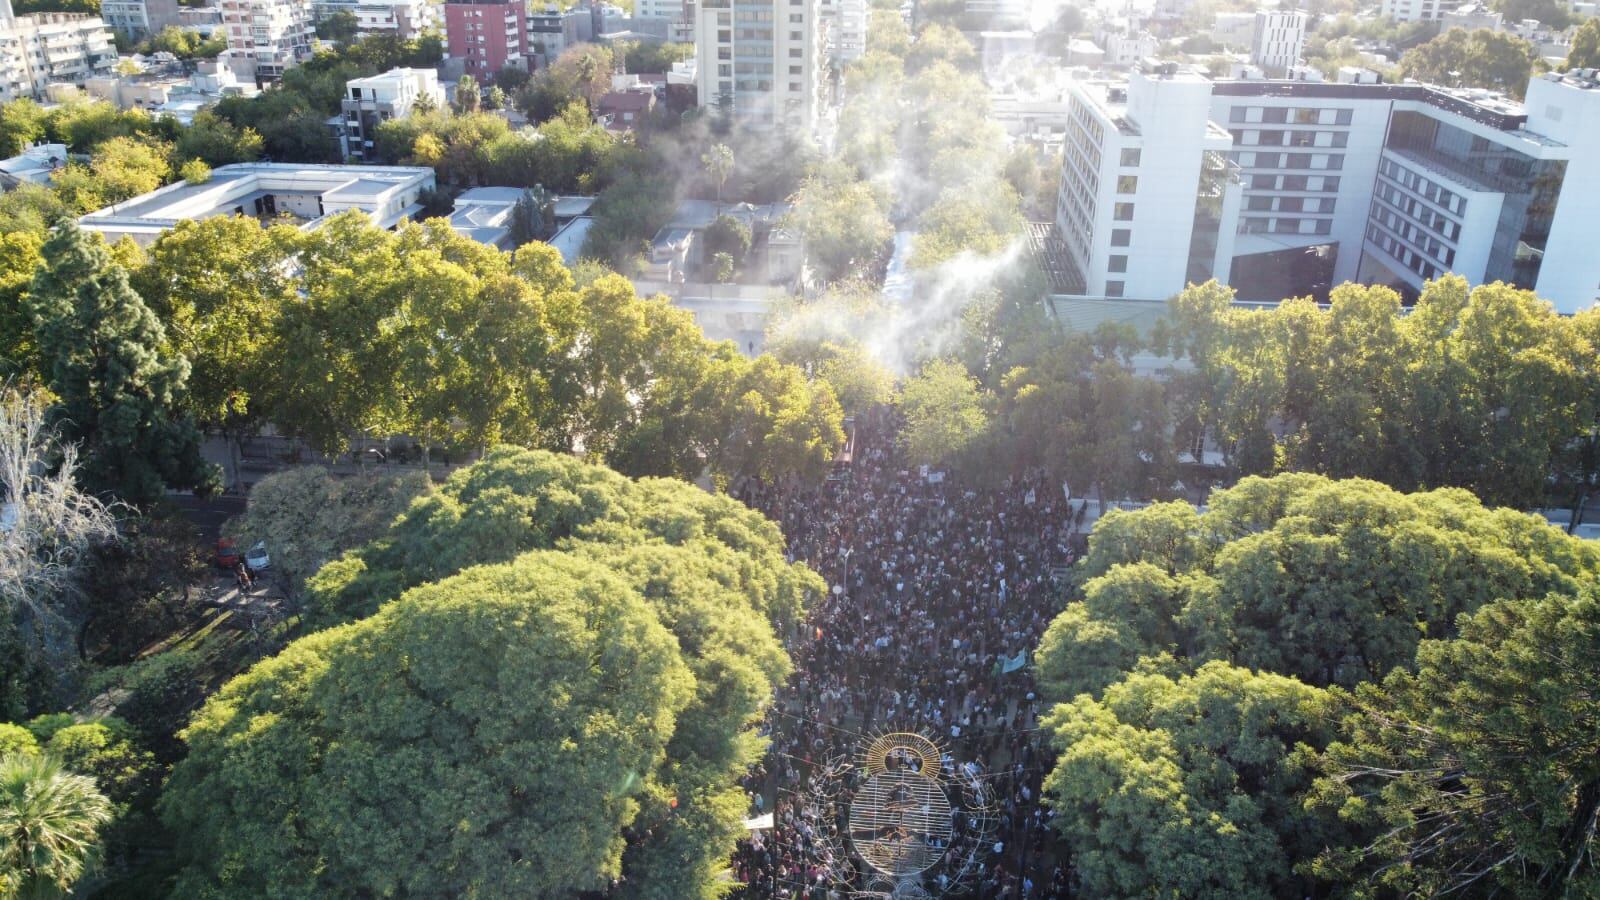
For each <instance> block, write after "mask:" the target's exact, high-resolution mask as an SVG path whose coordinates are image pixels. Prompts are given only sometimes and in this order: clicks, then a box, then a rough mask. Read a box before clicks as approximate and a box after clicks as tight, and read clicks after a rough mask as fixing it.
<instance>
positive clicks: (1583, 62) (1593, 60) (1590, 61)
mask: <svg viewBox="0 0 1600 900" xmlns="http://www.w3.org/2000/svg"><path fill="white" fill-rule="evenodd" d="M1597 66H1600V19H1593V18H1591V19H1585V20H1584V22H1583V24H1582V25H1579V26H1578V30H1577V31H1575V32H1573V34H1572V47H1571V49H1570V50H1568V52H1567V68H1569V69H1593V68H1595V67H1597ZM0 115H3V114H0Z"/></svg>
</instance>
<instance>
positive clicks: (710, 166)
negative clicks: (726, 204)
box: [700, 144, 733, 204]
mask: <svg viewBox="0 0 1600 900" xmlns="http://www.w3.org/2000/svg"><path fill="white" fill-rule="evenodd" d="M700 164H701V165H702V166H705V169H706V174H707V175H708V176H710V178H711V180H712V181H715V182H716V183H717V203H719V204H720V203H721V202H722V186H723V184H725V183H726V182H727V180H728V176H729V175H732V174H733V149H732V148H731V147H729V146H728V145H727V144H713V145H712V146H711V148H710V149H708V150H706V152H705V153H703V154H701V155H700Z"/></svg>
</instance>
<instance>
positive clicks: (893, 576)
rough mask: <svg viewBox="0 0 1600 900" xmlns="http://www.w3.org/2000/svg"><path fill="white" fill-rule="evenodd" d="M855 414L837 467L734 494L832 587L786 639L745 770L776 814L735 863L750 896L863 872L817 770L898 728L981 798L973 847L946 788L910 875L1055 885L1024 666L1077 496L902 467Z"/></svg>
mask: <svg viewBox="0 0 1600 900" xmlns="http://www.w3.org/2000/svg"><path fill="white" fill-rule="evenodd" d="M855 427H856V430H855V440H854V448H853V454H852V456H853V458H852V459H851V461H850V463H849V464H848V466H846V467H841V473H840V477H837V478H835V479H830V480H829V481H828V482H827V483H825V484H823V485H821V486H817V487H796V486H779V485H771V484H749V485H745V486H743V487H742V488H741V489H740V494H741V496H742V498H743V499H744V500H745V501H746V502H747V503H749V504H750V505H751V506H753V507H755V508H757V509H760V510H762V511H763V512H765V513H766V514H767V515H769V516H770V517H772V519H773V520H774V521H776V522H777V523H778V524H779V525H780V526H781V527H782V529H783V533H784V535H785V537H786V538H787V540H788V544H789V553H790V556H791V558H793V559H799V560H803V561H805V562H806V563H808V564H809V565H810V566H811V567H812V568H813V569H815V570H816V571H817V572H819V573H821V574H822V575H823V577H824V578H826V579H827V581H828V583H829V585H830V586H831V587H830V592H829V594H828V595H827V596H826V597H825V598H823V600H822V601H821V602H820V603H819V605H818V606H817V608H816V609H815V610H814V611H813V613H812V616H811V618H810V619H809V621H808V623H807V625H806V629H805V633H804V634H803V635H802V636H801V638H800V639H799V640H797V641H796V646H795V647H793V655H794V659H795V666H796V671H795V674H794V676H793V677H792V678H791V680H790V682H789V683H788V685H787V686H786V687H785V688H784V690H783V691H781V692H780V693H779V696H778V698H777V700H776V702H775V703H774V706H773V710H772V713H771V717H770V721H769V731H770V735H771V739H772V747H771V750H770V752H769V753H768V756H767V759H766V762H765V763H764V764H763V765H762V766H760V767H758V768H757V769H756V770H755V771H754V772H752V773H751V775H750V777H749V780H748V787H749V788H750V791H751V793H752V797H753V804H754V808H755V810H756V811H758V812H762V811H770V812H772V813H774V826H773V827H772V828H771V829H770V830H763V831H758V832H755V833H754V834H753V835H752V837H751V839H750V840H749V841H748V842H746V843H745V844H743V845H741V847H740V850H739V852H738V854H737V855H736V857H735V859H734V866H735V876H736V878H738V880H740V881H741V882H743V883H744V884H745V885H747V888H746V890H747V894H748V895H752V896H761V897H780V898H800V897H804V898H818V900H821V898H830V897H834V896H845V894H844V893H843V891H844V890H845V889H846V887H847V886H849V887H855V888H860V887H862V886H863V885H864V884H865V883H866V880H867V876H868V875H870V874H871V873H870V872H860V871H857V867H859V866H860V864H859V862H854V861H852V858H851V857H852V856H853V854H851V853H850V852H849V847H848V842H846V841H841V840H839V837H840V836H841V833H842V832H844V831H845V830H846V829H847V827H848V824H847V822H846V821H845V808H844V805H843V804H836V803H833V802H831V799H830V791H829V790H828V788H827V787H826V786H823V785H819V784H818V780H819V779H823V778H831V777H832V776H833V775H834V774H836V773H835V772H833V770H832V769H830V767H829V764H830V763H831V762H833V761H836V760H844V761H846V762H847V763H848V762H849V761H851V760H853V759H854V758H855V757H856V756H857V755H858V753H859V751H860V749H861V746H862V744H863V743H864V741H865V740H866V739H867V738H869V737H871V736H873V735H877V734H881V733H884V732H889V731H912V732H919V733H921V734H923V735H926V736H928V737H930V738H933V739H935V740H936V741H938V742H939V743H940V744H941V745H942V746H943V748H944V759H943V763H942V764H943V767H944V769H945V774H946V775H956V774H957V773H960V774H962V775H966V774H968V773H972V774H973V775H974V776H975V777H976V778H978V779H981V780H982V782H983V783H984V784H985V785H986V786H987V788H988V794H989V795H990V798H991V801H992V802H991V803H990V804H989V808H990V811H991V813H992V815H991V816H989V818H988V822H989V825H988V827H987V829H986V830H984V831H983V836H982V846H981V847H977V848H975V849H973V850H972V851H970V852H968V851H967V850H966V849H965V848H964V847H963V846H962V845H961V841H962V839H963V837H965V838H966V839H968V840H974V839H975V836H974V831H973V830H970V829H969V830H967V831H966V833H964V828H965V827H966V826H969V825H972V824H973V823H974V822H975V821H976V819H975V818H973V817H970V816H965V815H963V814H962V813H961V811H960V809H959V807H960V803H961V800H960V795H961V793H962V792H961V791H959V790H956V791H953V792H952V794H954V795H955V796H952V800H953V801H954V802H956V803H957V806H958V810H957V812H956V813H955V814H954V816H953V819H954V822H953V824H954V832H955V838H954V843H953V844H952V846H951V849H950V851H949V852H947V853H946V854H945V857H944V859H943V860H942V862H941V863H940V864H939V865H938V866H935V867H934V868H932V869H930V870H928V872H927V873H926V874H925V876H924V877H925V879H926V880H925V884H926V885H927V886H928V887H929V888H943V891H942V892H943V893H946V894H949V895H968V896H981V897H1025V898H1047V897H1065V896H1068V890H1067V884H1068V880H1069V873H1068V870H1067V866H1068V863H1069V860H1068V859H1067V858H1066V856H1065V854H1064V853H1063V852H1061V849H1060V848H1058V847H1056V846H1054V843H1053V842H1052V840H1051V832H1050V829H1049V827H1048V824H1049V821H1048V820H1049V816H1050V813H1049V811H1048V810H1047V809H1046V808H1044V807H1042V806H1041V805H1040V804H1039V802H1038V798H1039V789H1040V781H1041V779H1042V777H1043V772H1044V770H1045V768H1046V767H1045V765H1044V764H1043V762H1042V760H1041V758H1040V756H1041V749H1042V747H1041V744H1040V741H1039V739H1038V736H1039V732H1038V720H1039V716H1040V713H1041V710H1040V703H1039V700H1038V697H1037V694H1036V693H1035V690H1034V684H1033V679H1032V677H1031V675H1030V670H1031V663H1032V652H1033V649H1034V648H1035V647H1037V646H1038V642H1039V638H1040V636H1041V635H1042V634H1043V633H1044V630H1045V628H1046V626H1048V624H1049V623H1050V621H1051V619H1052V618H1053V616H1054V615H1055V613H1057V612H1059V609H1060V603H1061V601H1060V599H1059V592H1058V591H1057V590H1056V589H1055V588H1054V586H1053V585H1052V583H1051V578H1050V574H1051V570H1052V568H1053V567H1057V566H1062V565H1065V564H1066V563H1069V562H1070V561H1071V557H1072V546H1073V535H1074V529H1073V507H1074V506H1075V505H1076V504H1072V503H1070V502H1069V501H1068V499H1067V497H1066V496H1065V492H1064V491H1063V489H1062V486H1061V485H1060V484H1059V483H1057V484H1049V483H1045V482H1043V481H1040V480H1026V479H1016V480H1013V481H1011V482H1009V483H1007V484H1006V485H1005V486H1004V487H1002V488H999V489H993V490H989V489H984V490H978V489H972V488H969V487H967V486H963V485H960V484H957V483H954V482H953V481H952V480H949V479H946V478H944V477H943V475H942V473H940V472H937V471H928V470H927V469H925V468H923V467H917V466H910V465H908V464H907V463H906V462H905V460H904V459H903V458H902V457H901V456H900V454H899V453H898V451H897V448H896V446H895V441H894V432H895V422H894V418H893V416H892V414H891V413H890V412H888V411H880V412H877V413H875V414H871V415H867V416H862V417H859V418H858V420H857V421H856V426H855ZM844 768H846V769H849V768H850V767H849V766H848V765H847V766H845V767H844ZM849 777H851V776H847V777H846V784H845V787H846V790H845V791H843V793H844V794H845V795H848V793H849V791H848V788H849V787H850V786H852V784H853V783H851V782H849V780H848V779H849ZM954 781H955V782H956V783H957V784H959V781H960V779H959V778H956V779H954ZM963 864H965V871H963ZM935 893H940V891H937V890H936V891H935Z"/></svg>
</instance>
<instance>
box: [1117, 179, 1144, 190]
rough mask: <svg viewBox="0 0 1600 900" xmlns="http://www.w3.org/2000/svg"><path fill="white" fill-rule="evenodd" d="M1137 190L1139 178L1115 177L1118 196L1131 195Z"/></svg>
mask: <svg viewBox="0 0 1600 900" xmlns="http://www.w3.org/2000/svg"><path fill="white" fill-rule="evenodd" d="M1138 189H1139V176H1137V175H1118V176H1117V193H1119V194H1131V193H1134V192H1135V191H1137V190H1138Z"/></svg>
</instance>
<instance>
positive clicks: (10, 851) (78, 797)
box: [0, 753, 111, 900]
mask: <svg viewBox="0 0 1600 900" xmlns="http://www.w3.org/2000/svg"><path fill="white" fill-rule="evenodd" d="M109 821H111V801H109V800H107V799H106V798H105V795H104V794H101V793H100V792H99V791H98V790H96V789H95V786H94V779H92V778H86V777H84V776H82V775H73V774H72V773H70V772H67V771H66V770H64V769H62V768H61V763H60V762H59V761H58V760H56V759H54V758H52V757H50V756H45V755H36V754H32V753H13V754H11V755H10V756H7V757H5V758H4V759H0V894H4V895H6V896H15V897H19V898H36V900H42V898H46V897H65V896H66V895H67V891H68V890H69V889H70V888H71V887H72V883H73V882H75V881H77V880H78V878H80V877H81V876H82V875H83V872H84V869H85V868H87V866H88V864H89V858H90V856H91V855H92V854H93V852H94V841H95V835H96V833H97V832H98V831H99V830H100V826H101V825H104V824H105V823H107V822H109Z"/></svg>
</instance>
